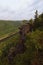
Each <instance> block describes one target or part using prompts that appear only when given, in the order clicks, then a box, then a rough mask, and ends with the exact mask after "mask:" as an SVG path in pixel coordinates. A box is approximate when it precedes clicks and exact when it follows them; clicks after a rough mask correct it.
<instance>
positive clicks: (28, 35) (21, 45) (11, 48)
mask: <svg viewBox="0 0 43 65" xmlns="http://www.w3.org/2000/svg"><path fill="white" fill-rule="evenodd" d="M3 22H4V23H3ZM3 22H2V21H0V39H1V37H3V36H5V35H7V34H10V35H11V34H12V33H14V32H15V33H17V32H18V33H17V34H15V35H13V36H12V37H10V38H8V39H5V40H2V41H1V42H0V65H43V13H41V14H38V11H37V10H36V12H35V15H34V19H30V20H22V21H16V22H14V21H12V22H11V21H10V22H9V21H3ZM2 26H3V27H2Z"/></svg>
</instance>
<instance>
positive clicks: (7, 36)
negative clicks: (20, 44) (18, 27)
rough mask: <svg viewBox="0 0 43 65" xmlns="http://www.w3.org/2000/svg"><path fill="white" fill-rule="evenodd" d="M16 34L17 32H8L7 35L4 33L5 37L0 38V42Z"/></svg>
mask: <svg viewBox="0 0 43 65" xmlns="http://www.w3.org/2000/svg"><path fill="white" fill-rule="evenodd" d="M16 34H18V32H16V33H12V34H9V35H6V36H5V37H2V38H0V42H3V41H5V40H7V39H9V38H11V37H13V36H14V35H16Z"/></svg>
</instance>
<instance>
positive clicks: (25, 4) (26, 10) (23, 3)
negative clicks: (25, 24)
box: [0, 0, 43, 20]
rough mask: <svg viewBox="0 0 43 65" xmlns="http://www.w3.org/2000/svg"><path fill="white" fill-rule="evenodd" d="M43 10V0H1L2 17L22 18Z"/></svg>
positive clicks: (27, 17)
mask: <svg viewBox="0 0 43 65" xmlns="http://www.w3.org/2000/svg"><path fill="white" fill-rule="evenodd" d="M35 10H38V11H39V13H41V12H43V0H0V19H5V20H22V19H30V18H32V17H33V15H34V12H35Z"/></svg>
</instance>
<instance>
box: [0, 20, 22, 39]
mask: <svg viewBox="0 0 43 65" xmlns="http://www.w3.org/2000/svg"><path fill="white" fill-rule="evenodd" d="M20 24H21V23H20V21H1V20H0V38H1V37H3V36H6V35H8V34H11V33H13V32H17V31H18V27H19V26H20Z"/></svg>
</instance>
